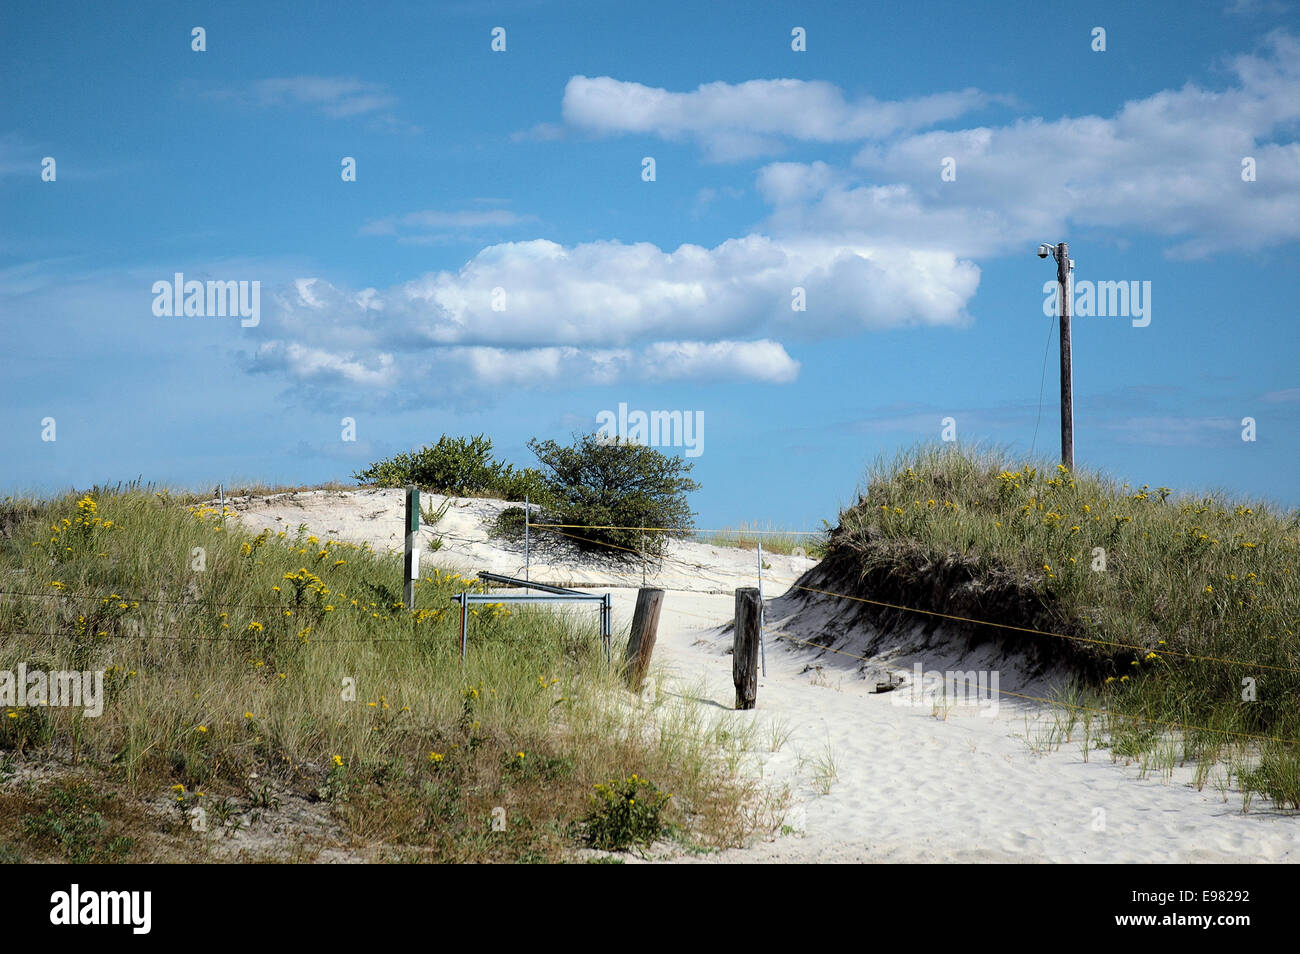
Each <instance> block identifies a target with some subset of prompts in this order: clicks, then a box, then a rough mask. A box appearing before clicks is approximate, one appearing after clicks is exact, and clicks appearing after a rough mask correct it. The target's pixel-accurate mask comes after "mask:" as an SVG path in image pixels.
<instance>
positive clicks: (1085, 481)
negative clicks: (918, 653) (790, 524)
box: [828, 447, 1300, 795]
mask: <svg viewBox="0 0 1300 954" xmlns="http://www.w3.org/2000/svg"><path fill="white" fill-rule="evenodd" d="M828 559H829V560H830V561H831V562H832V563H835V564H837V565H838V566H840V567H841V568H851V569H852V570H853V571H854V572H855V573H856V574H857V575H858V576H859V577H860V578H861V579H864V580H873V581H876V582H879V583H881V585H882V586H883V585H884V584H885V581H893V582H894V583H895V584H897V585H898V589H897V591H896V592H895V594H894V595H899V594H902V595H907V594H908V593H909V592H910V593H911V595H912V596H913V597H914V598H913V600H912V602H910V603H907V601H906V600H905V599H901V598H900V599H898V600H896V601H897V602H900V603H905V604H906V605H912V606H918V607H919V608H926V609H935V610H939V611H943V610H945V609H946V610H947V611H948V612H950V613H954V614H956V615H969V616H973V617H976V618H980V619H985V620H991V621H993V622H1001V623H1008V624H1011V625H1021V626H1029V627H1030V628H1035V629H1044V630H1049V631H1051V632H1056V633H1062V634H1065V635H1068V636H1072V637H1076V638H1075V639H1073V640H1063V639H1056V638H1054V637H1051V636H1044V635H1036V634H1029V633H1023V634H1018V633H1014V632H1008V631H1006V630H1002V631H998V630H996V629H994V628H991V627H985V628H980V627H972V628H971V629H972V631H974V630H979V631H980V632H982V633H983V634H984V635H998V634H999V632H1000V635H1001V636H1002V637H1003V638H1007V639H1016V640H1020V641H1022V643H1024V644H1028V643H1030V642H1037V643H1042V642H1043V641H1049V642H1055V643H1056V644H1058V645H1059V646H1060V650H1061V655H1062V657H1063V658H1069V659H1071V660H1072V661H1074V662H1077V663H1080V664H1082V668H1083V670H1084V671H1086V672H1087V673H1089V674H1090V675H1092V676H1093V677H1095V678H1094V680H1093V682H1094V685H1093V689H1094V690H1095V696H1094V697H1093V704H1094V705H1095V706H1097V707H1100V708H1103V709H1105V710H1106V711H1107V712H1108V713H1112V714H1115V715H1123V716H1125V717H1127V718H1129V719H1131V718H1137V719H1139V720H1142V722H1143V724H1144V726H1145V728H1143V729H1142V730H1141V731H1138V730H1136V729H1134V728H1133V727H1132V726H1133V723H1132V722H1131V721H1130V722H1126V723H1125V725H1126V726H1128V727H1129V728H1128V729H1126V731H1124V732H1123V733H1117V735H1122V740H1121V742H1122V746H1123V747H1124V748H1125V749H1126V751H1127V750H1130V749H1131V750H1133V751H1138V750H1142V749H1145V748H1149V747H1150V746H1151V745H1154V744H1156V742H1157V740H1158V738H1159V737H1161V736H1162V735H1164V734H1167V733H1168V732H1169V731H1171V730H1175V731H1183V732H1185V733H1190V735H1189V737H1193V736H1194V739H1195V744H1194V745H1193V746H1192V749H1193V751H1191V752H1190V754H1189V756H1188V757H1190V758H1195V759H1205V758H1211V759H1212V758H1217V757H1221V756H1223V755H1224V753H1225V752H1226V751H1228V750H1229V749H1237V748H1240V747H1242V746H1246V747H1255V746H1256V745H1257V743H1259V742H1260V740H1259V739H1253V740H1252V739H1250V738H1248V737H1249V736H1262V737H1264V738H1265V739H1269V740H1278V739H1300V707H1298V706H1297V705H1296V703H1297V701H1298V700H1300V637H1298V636H1297V633H1298V632H1300V581H1298V580H1297V573H1298V572H1300V514H1288V513H1286V512H1284V511H1283V510H1281V509H1279V508H1277V507H1276V506H1273V505H1271V504H1268V503H1264V502H1255V501H1242V500H1232V499H1229V498H1227V497H1226V496H1224V495H1222V494H1179V493H1176V492H1175V491H1174V490H1172V489H1171V488H1168V487H1158V488H1154V489H1153V488H1151V487H1149V486H1147V485H1142V486H1141V487H1132V486H1129V485H1128V484H1122V483H1119V482H1117V481H1115V480H1113V479H1111V478H1108V477H1106V476H1104V475H1101V474H1098V473H1090V472H1086V471H1082V470H1076V471H1073V472H1071V471H1067V470H1066V469H1065V468H1064V467H1060V466H1058V465H1050V464H1043V463H1041V462H1034V461H1021V462H1012V461H1009V460H1007V459H1005V458H1004V457H1003V456H1000V455H998V454H994V453H989V452H977V451H969V450H963V449H958V448H952V449H938V448H933V447H930V448H919V449H914V450H911V451H908V452H906V453H904V454H901V455H900V456H899V457H898V458H897V459H895V460H893V461H890V462H885V463H881V464H879V465H877V466H876V467H875V468H874V469H873V471H872V472H871V474H870V477H869V481H868V485H867V490H866V493H864V494H862V495H861V497H860V498H859V500H858V502H857V503H856V504H855V505H854V506H852V507H850V508H848V509H846V510H845V511H844V512H843V513H841V515H840V525H839V527H838V528H837V529H836V530H835V531H834V533H833V534H832V539H831V544H830V555H829V557H828ZM934 579H942V580H944V581H946V583H945V588H944V590H943V592H939V593H930V592H929V591H928V589H927V588H928V587H930V588H932V581H933V580H934ZM900 580H901V581H903V582H902V583H898V581H900ZM959 584H960V585H959ZM972 594H974V595H972ZM867 595H871V594H867ZM876 598H877V599H882V598H884V599H888V597H880V596H877V597H876ZM929 604H934V605H929ZM951 606H957V607H960V608H961V609H968V612H965V613H962V612H960V610H957V609H952V608H950V607H951ZM981 606H983V609H982V610H981ZM912 620H914V621H916V620H919V621H924V617H919V616H913V617H912ZM1169 723H1178V724H1180V725H1182V726H1191V727H1195V730H1194V731H1193V730H1178V729H1176V727H1173V726H1170V725H1169ZM1269 744H1270V745H1271V743H1269ZM1252 751H1253V752H1254V757H1255V758H1256V759H1258V758H1259V757H1261V755H1260V752H1259V751H1258V750H1257V749H1255V748H1252ZM1267 751H1268V752H1269V753H1271V754H1269V755H1268V757H1267V758H1266V759H1265V760H1264V761H1263V762H1262V763H1261V768H1260V769H1259V773H1262V774H1258V773H1257V774H1256V775H1253V776H1249V778H1253V779H1255V780H1256V781H1259V782H1260V784H1261V785H1262V784H1264V783H1263V781H1262V780H1264V779H1268V780H1270V781H1269V782H1268V784H1269V785H1271V786H1272V788H1273V789H1274V790H1276V791H1277V792H1278V793H1279V795H1283V794H1284V793H1285V792H1287V791H1290V790H1291V787H1290V786H1291V784H1292V783H1290V782H1289V781H1287V780H1289V779H1292V778H1294V772H1295V766H1296V762H1295V759H1296V758H1297V747H1296V746H1292V745H1288V746H1285V747H1283V748H1280V749H1279V748H1276V747H1273V748H1269V749H1268V750H1267ZM1270 766H1271V767H1270Z"/></svg>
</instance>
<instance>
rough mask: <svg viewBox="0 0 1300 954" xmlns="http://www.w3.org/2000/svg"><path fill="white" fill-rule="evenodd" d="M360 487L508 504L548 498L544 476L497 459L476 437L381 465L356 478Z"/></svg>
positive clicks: (444, 441) (446, 440)
mask: <svg viewBox="0 0 1300 954" xmlns="http://www.w3.org/2000/svg"><path fill="white" fill-rule="evenodd" d="M352 476H353V478H354V479H355V480H357V481H360V482H361V483H366V484H376V485H378V486H380V487H404V486H406V485H407V484H415V485H416V486H418V487H421V488H423V489H425V490H430V491H434V492H437V493H443V494H451V495H454V496H458V497H466V496H471V495H489V496H494V497H501V498H504V499H506V500H523V499H524V497H525V496H528V497H530V499H533V500H540V499H542V496H543V495H544V494H545V488H544V485H543V483H542V477H541V474H540V473H539V472H538V471H536V470H533V469H531V468H524V469H522V470H516V469H515V467H514V465H512V464H506V463H503V462H501V461H498V460H494V459H493V457H492V440H491V438H488V437H485V436H484V435H482V434H479V435H478V436H477V437H468V438H466V437H448V436H447V435H446V434H444V435H443V436H442V437H440V438H439V439H438V443H437V444H433V445H425V446H424V447H421V448H420V449H419V450H418V451H412V452H411V453H409V454H398V455H397V456H395V457H390V458H387V459H386V460H380V461H376V462H375V463H373V464H371V465H370V466H369V467H367V468H366V469H365V470H361V471H357V472H356V473H354V474H353V475H352Z"/></svg>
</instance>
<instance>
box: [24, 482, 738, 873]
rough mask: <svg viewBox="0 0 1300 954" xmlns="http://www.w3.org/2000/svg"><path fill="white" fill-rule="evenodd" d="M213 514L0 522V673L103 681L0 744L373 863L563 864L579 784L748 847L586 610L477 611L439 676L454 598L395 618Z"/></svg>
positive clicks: (677, 724) (669, 715)
mask: <svg viewBox="0 0 1300 954" xmlns="http://www.w3.org/2000/svg"><path fill="white" fill-rule="evenodd" d="M223 517H224V515H222V514H219V513H217V511H216V510H215V509H214V508H212V507H209V506H205V505H188V506H187V505H182V504H179V503H177V501H176V500H175V499H174V498H173V497H171V496H170V495H169V494H168V493H167V492H165V491H157V492H154V491H152V490H151V489H141V488H139V487H129V488H126V489H120V488H119V489H117V490H110V491H103V492H101V491H92V492H90V493H87V494H85V495H80V496H78V495H70V496H66V497H62V498H59V499H55V500H47V501H31V500H27V501H8V502H6V504H4V505H3V506H0V591H2V592H0V670H10V671H13V670H15V669H16V668H17V666H18V664H19V663H23V664H25V665H26V666H27V668H28V669H29V670H32V669H37V668H39V669H43V670H46V671H50V670H56V669H74V670H90V671H95V670H102V671H103V672H104V674H105V675H104V697H105V699H104V708H103V713H102V715H100V716H99V717H97V718H96V717H92V716H90V715H87V714H86V713H85V712H84V711H83V710H81V709H75V708H63V707H59V708H56V707H41V708H34V707H16V706H0V748H3V749H5V750H7V751H8V752H9V753H10V754H11V757H12V758H14V759H18V758H24V759H31V758H47V757H51V758H54V759H56V760H62V761H64V762H71V763H75V764H80V765H84V766H86V767H88V768H90V767H93V768H95V769H97V770H98V771H100V773H101V775H102V777H103V779H104V780H105V784H106V785H109V786H111V787H116V788H118V789H120V790H121V792H122V793H123V794H125V795H129V796H131V797H137V798H140V799H157V798H161V799H163V801H164V803H165V802H167V801H175V800H176V796H174V795H173V794H172V793H173V792H177V791H179V792H181V793H182V795H181V798H182V799H184V798H187V797H189V795H187V794H186V793H193V792H195V791H198V790H202V791H203V792H204V798H205V802H204V804H208V805H209V806H216V805H224V806H225V807H224V808H223V809H222V811H221V812H216V811H215V810H214V809H211V808H210V809H209V812H208V815H209V828H213V827H215V828H218V829H219V828H221V827H222V825H223V824H224V823H225V822H224V821H223V819H226V818H227V816H230V817H231V823H232V824H235V823H236V822H237V821H238V818H235V817H234V816H233V815H232V812H233V813H234V815H238V814H239V812H249V811H253V810H256V811H258V812H264V811H269V810H272V809H274V808H276V807H278V806H276V805H274V804H272V803H273V802H274V801H275V799H277V798H278V797H279V796H278V795H275V794H274V792H272V791H270V790H269V789H268V787H267V786H268V785H272V784H273V785H274V786H276V789H275V791H282V792H285V793H291V794H293V795H295V796H298V797H302V798H304V799H307V800H309V801H312V802H315V803H317V804H323V805H324V806H326V807H327V809H328V812H329V813H330V814H331V815H332V817H333V818H334V819H336V820H337V821H338V822H339V824H341V825H342V826H343V827H344V829H345V830H346V831H347V832H348V833H349V834H350V835H351V836H352V838H353V839H354V845H356V846H364V847H365V848H366V850H371V849H374V850H375V851H377V852H378V853H379V854H380V856H381V857H402V858H412V859H419V860H455V861H478V860H515V861H518V860H557V859H562V858H565V857H567V853H568V852H569V851H570V850H571V849H572V848H573V847H575V846H576V845H577V844H578V842H577V840H576V839H575V838H574V837H573V834H572V832H573V825H574V824H575V823H576V822H579V821H580V820H581V819H582V818H583V817H584V815H585V813H586V811H587V808H588V798H587V797H588V794H589V793H590V792H591V790H592V786H593V785H594V784H596V783H598V782H601V781H603V780H605V779H608V778H611V777H626V776H628V775H631V774H632V773H634V772H636V773H640V774H641V775H643V776H644V775H653V777H655V778H658V779H660V780H662V781H664V783H665V784H670V785H672V786H673V791H674V792H676V793H677V796H678V797H677V799H675V800H674V806H673V808H672V809H671V812H676V813H679V814H678V815H677V818H678V819H679V820H681V821H683V823H684V824H685V822H686V820H687V819H689V826H688V827H690V828H691V829H692V830H694V831H695V832H696V837H698V838H700V839H702V840H705V841H717V842H719V843H726V844H732V843H736V842H737V840H739V839H743V838H744V837H747V835H748V834H749V833H750V832H752V831H753V826H752V824H751V823H750V821H749V819H750V817H751V815H750V814H747V811H748V810H747V808H746V806H747V805H750V804H751V802H752V801H753V800H754V799H755V798H757V797H758V790H757V788H756V786H755V784H754V783H752V782H751V781H749V780H746V779H744V778H743V777H742V776H741V775H740V774H739V773H737V772H735V771H733V770H732V766H733V765H734V757H733V754H732V753H730V752H727V751H724V750H723V749H722V748H721V747H719V746H718V744H717V743H716V738H715V736H714V735H713V734H712V730H711V726H710V725H709V724H707V723H706V721H705V720H704V719H703V717H701V716H699V715H698V714H692V713H682V714H678V713H675V712H670V711H668V710H662V711H651V710H648V709H645V708H644V707H637V706H635V705H632V704H631V703H630V702H629V700H628V697H627V696H626V694H625V691H624V690H623V689H622V687H621V683H620V681H619V679H618V676H617V673H616V672H613V671H611V669H610V667H608V666H607V664H606V662H605V656H604V652H603V648H602V646H601V643H600V639H599V636H598V634H597V631H596V629H597V628H596V622H595V619H594V618H592V617H594V614H590V613H580V612H578V611H574V612H573V613H571V614H567V615H565V614H559V613H550V612H544V611H541V610H535V609H525V610H523V611H521V612H516V611H512V610H511V609H509V608H508V607H507V606H506V605H504V604H488V605H481V606H477V607H475V608H474V609H473V611H472V612H473V616H472V617H471V628H470V636H469V652H468V658H467V661H466V662H465V664H464V666H463V667H462V665H461V661H460V652H459V639H458V623H459V610H458V607H457V606H456V604H455V602H454V599H455V597H456V595H457V594H458V593H460V592H463V591H465V590H478V589H479V588H480V587H481V584H479V583H478V582H476V581H471V580H468V579H466V578H463V577H461V576H459V575H458V574H456V573H453V572H445V571H441V570H437V569H428V570H426V575H425V576H424V578H423V579H421V580H420V581H419V582H418V583H417V585H416V606H415V609H414V610H413V611H408V610H407V609H405V608H404V606H403V603H402V599H401V582H400V581H401V557H400V555H390V554H377V553H374V552H372V551H371V550H370V549H368V548H367V547H365V546H356V545H353V544H350V543H346V542H342V541H338V540H333V539H329V538H320V537H318V536H316V535H313V534H310V533H309V532H308V531H307V529H306V528H305V527H299V528H298V529H297V530H296V531H293V530H285V531H281V532H280V533H271V532H270V531H264V532H263V533H261V534H258V535H253V534H250V533H248V532H245V531H244V530H242V529H241V528H240V527H239V526H238V525H237V524H236V523H234V522H233V521H232V520H229V519H223ZM519 753H523V754H522V755H520V754H519ZM250 779H256V780H257V781H253V782H250ZM259 786H260V788H259ZM286 797H288V795H286ZM231 806H235V807H236V808H237V809H238V811H236V810H235V808H231ZM178 818H179V814H178ZM214 819H215V821H214ZM500 820H503V821H504V824H502V823H501V821H500ZM3 828H4V825H3V824H0V829H3ZM177 828H178V830H180V831H181V835H183V836H184V837H186V838H191V837H192V838H194V839H199V838H201V837H202V836H201V835H199V834H192V833H190V832H189V829H188V828H184V826H183V825H178V826H177ZM182 829H183V830H182ZM4 834H5V832H4V831H0V840H2V837H3V836H4ZM20 835H21V832H16V833H14V837H15V838H17V837H18V836H20ZM375 846H378V847H377V848H376V847H375Z"/></svg>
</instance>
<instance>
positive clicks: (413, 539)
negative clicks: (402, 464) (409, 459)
mask: <svg viewBox="0 0 1300 954" xmlns="http://www.w3.org/2000/svg"><path fill="white" fill-rule="evenodd" d="M419 535H420V490H419V488H418V487H415V486H412V485H410V484H408V485H407V487H406V559H405V560H404V561H403V564H402V565H403V572H404V573H405V576H406V579H405V580H404V581H403V584H402V598H403V599H404V600H405V601H406V608H407V609H408V610H413V609H415V581H416V580H418V579H419V578H420V550H419V547H418V544H419Z"/></svg>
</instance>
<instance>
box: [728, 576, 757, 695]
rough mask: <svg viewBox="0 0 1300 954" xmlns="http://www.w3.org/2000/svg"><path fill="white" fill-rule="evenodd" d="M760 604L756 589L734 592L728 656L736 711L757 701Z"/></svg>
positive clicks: (743, 589) (740, 589) (741, 589)
mask: <svg viewBox="0 0 1300 954" xmlns="http://www.w3.org/2000/svg"><path fill="white" fill-rule="evenodd" d="M762 606H763V603H762V601H761V600H760V599H759V596H758V588H757V587H753V586H742V587H740V588H739V589H737V590H736V621H735V626H734V629H735V636H736V642H735V648H734V649H733V651H732V656H731V679H732V682H734V683H735V684H736V708H737V709H752V708H754V703H755V702H756V701H757V700H758V639H759V614H760V613H761V611H762Z"/></svg>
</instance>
